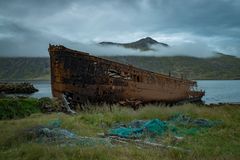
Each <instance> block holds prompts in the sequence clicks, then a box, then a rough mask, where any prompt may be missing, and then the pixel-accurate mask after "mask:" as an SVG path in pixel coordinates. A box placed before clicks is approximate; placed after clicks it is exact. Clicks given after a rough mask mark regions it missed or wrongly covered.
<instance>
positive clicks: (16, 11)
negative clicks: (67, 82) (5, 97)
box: [0, 0, 240, 56]
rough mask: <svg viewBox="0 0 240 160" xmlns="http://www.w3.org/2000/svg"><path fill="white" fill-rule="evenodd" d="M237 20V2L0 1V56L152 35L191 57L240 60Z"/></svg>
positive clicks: (239, 8) (239, 22)
mask: <svg viewBox="0 0 240 160" xmlns="http://www.w3.org/2000/svg"><path fill="white" fill-rule="evenodd" d="M239 17H240V0H7V1H6V0H0V55H3V56H6V55H7V56H12V55H16V56H48V53H47V47H48V43H55V44H63V45H66V46H69V47H72V48H76V49H80V50H81V49H82V48H83V49H85V50H87V51H88V49H86V48H88V47H91V46H92V44H91V43H95V42H99V41H114V42H131V41H135V40H138V39H140V38H143V37H146V36H151V37H152V38H154V39H156V40H158V41H160V42H164V43H168V44H169V45H170V46H173V48H174V47H175V48H176V50H177V49H178V48H181V49H180V51H179V52H183V46H188V47H186V48H191V50H187V51H186V52H190V51H191V54H193V55H194V56H201V53H200V52H199V50H200V51H201V50H203V51H206V50H207V51H210V50H213V51H219V52H224V53H227V54H232V55H237V56H240V45H239V44H240V18H239ZM90 44H91V45H90ZM84 45H85V46H84ZM179 46H182V47H179ZM191 46H193V47H191ZM194 46H196V52H194ZM93 48H94V47H93ZM95 48H96V47H95ZM197 50H198V51H197ZM89 51H93V52H98V49H97V48H96V50H91V49H89ZM113 51H114V52H118V51H117V50H113ZM102 52H104V51H102ZM175 52H178V51H175ZM193 52H194V53H193ZM113 54H114V53H113ZM179 54H181V53H179ZM186 54H189V53H186Z"/></svg>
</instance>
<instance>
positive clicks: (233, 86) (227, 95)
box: [29, 80, 240, 104]
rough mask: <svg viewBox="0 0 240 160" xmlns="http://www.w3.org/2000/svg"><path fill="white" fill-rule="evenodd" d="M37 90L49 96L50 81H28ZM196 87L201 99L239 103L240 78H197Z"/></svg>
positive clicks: (35, 95) (39, 94) (34, 94)
mask: <svg viewBox="0 0 240 160" xmlns="http://www.w3.org/2000/svg"><path fill="white" fill-rule="evenodd" d="M29 82H30V83H32V84H33V85H34V86H35V87H36V88H37V89H38V90H39V91H38V92H36V93H33V94H31V95H30V96H31V97H36V98H40V97H51V96H52V93H51V82H50V81H29ZM197 84H198V89H201V90H204V91H205V96H204V97H203V99H202V100H203V101H204V102H205V103H206V104H210V103H239V104H240V80H198V81H197Z"/></svg>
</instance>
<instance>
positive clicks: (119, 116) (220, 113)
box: [0, 104, 240, 160]
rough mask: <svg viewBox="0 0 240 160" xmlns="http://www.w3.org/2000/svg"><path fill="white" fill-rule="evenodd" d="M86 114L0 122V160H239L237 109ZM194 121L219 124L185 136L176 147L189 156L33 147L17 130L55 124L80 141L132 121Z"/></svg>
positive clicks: (152, 108)
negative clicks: (175, 117)
mask: <svg viewBox="0 0 240 160" xmlns="http://www.w3.org/2000/svg"><path fill="white" fill-rule="evenodd" d="M87 107H88V108H90V109H89V110H87V111H85V112H80V113H78V114H77V115H75V116H71V115H66V114H64V113H52V114H40V113H37V114H33V115H31V116H29V117H27V118H24V119H18V120H1V121H0V131H1V136H0V146H1V150H0V158H1V159H111V160H112V159H113V160H114V159H239V157H240V134H239V133H240V126H239V122H240V106H228V105H224V106H219V107H206V106H196V105H192V104H186V105H182V106H175V107H163V106H156V105H148V106H145V107H143V108H140V109H139V110H137V111H134V110H132V109H131V108H125V107H119V106H117V105H115V106H111V107H109V106H107V105H103V106H95V105H88V106H87ZM177 113H182V114H187V115H190V116H192V117H196V118H207V119H211V120H221V121H222V122H223V124H222V125H219V126H216V127H213V128H210V129H209V130H207V131H205V132H200V133H198V134H196V135H192V136H186V137H184V140H183V141H182V142H179V143H177V146H178V147H182V148H187V149H190V150H191V152H190V153H184V152H181V151H176V150H166V149H159V148H148V147H146V148H145V147H144V148H139V147H137V146H135V145H125V146H114V147H110V146H95V147H81V146H72V147H71V146H68V147H67V146H65V147H61V146H58V145H47V144H37V143H33V142H29V141H26V140H25V139H24V138H22V135H21V133H22V130H24V129H26V128H29V127H33V126H36V125H44V124H48V123H49V122H50V121H53V120H57V119H59V120H61V122H62V124H61V127H62V128H66V129H68V130H71V131H72V132H74V133H76V134H78V135H80V136H96V135H97V134H98V133H102V132H105V131H107V130H108V129H109V128H110V127H111V126H112V125H113V124H114V123H116V122H129V121H132V120H135V119H153V118H160V119H161V120H167V119H168V118H169V117H171V116H173V115H175V114H177Z"/></svg>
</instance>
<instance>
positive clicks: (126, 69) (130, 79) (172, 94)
mask: <svg viewBox="0 0 240 160" xmlns="http://www.w3.org/2000/svg"><path fill="white" fill-rule="evenodd" d="M48 51H49V54H50V61H51V84H52V94H53V96H54V97H59V98H61V97H62V96H63V95H65V97H66V99H67V100H68V101H69V102H70V103H71V104H72V105H76V104H79V105H82V104H85V103H89V102H90V103H110V104H112V103H120V104H129V105H132V106H137V105H139V104H145V103H154V102H160V103H170V104H174V103H178V102H183V101H201V98H202V97H203V96H204V94H205V92H204V91H199V90H196V89H195V88H196V85H197V83H196V81H192V80H187V79H182V78H176V77H171V76H169V75H164V74H159V73H154V72H151V71H147V70H144V69H140V68H136V67H133V66H132V65H126V64H121V63H118V62H114V61H111V60H107V59H104V58H100V57H96V56H92V55H90V54H89V53H85V52H81V51H75V50H72V49H68V48H66V47H64V46H62V45H49V49H48Z"/></svg>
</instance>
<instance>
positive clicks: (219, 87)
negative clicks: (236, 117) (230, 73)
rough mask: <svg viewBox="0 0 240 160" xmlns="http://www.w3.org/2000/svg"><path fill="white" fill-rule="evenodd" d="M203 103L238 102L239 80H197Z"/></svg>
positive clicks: (239, 92)
mask: <svg viewBox="0 0 240 160" xmlns="http://www.w3.org/2000/svg"><path fill="white" fill-rule="evenodd" d="M197 83H198V88H199V89H202V90H205V96H204V97H203V99H202V100H203V101H205V103H207V104H209V103H240V80H201V81H200V80H199V81H197Z"/></svg>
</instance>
